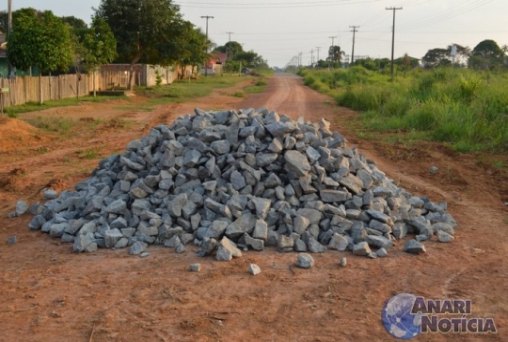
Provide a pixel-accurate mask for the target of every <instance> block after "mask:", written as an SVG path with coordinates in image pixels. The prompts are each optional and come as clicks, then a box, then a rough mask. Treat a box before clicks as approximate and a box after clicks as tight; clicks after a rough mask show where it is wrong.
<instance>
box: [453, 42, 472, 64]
mask: <svg viewBox="0 0 508 342" xmlns="http://www.w3.org/2000/svg"><path fill="white" fill-rule="evenodd" d="M447 50H448V55H449V56H450V60H451V61H452V64H453V65H456V66H464V65H467V61H468V59H469V57H470V56H471V49H470V48H468V47H467V46H462V45H459V44H452V45H449V46H448V48H447Z"/></svg>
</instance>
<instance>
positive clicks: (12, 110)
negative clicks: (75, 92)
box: [5, 96, 124, 118]
mask: <svg viewBox="0 0 508 342" xmlns="http://www.w3.org/2000/svg"><path fill="white" fill-rule="evenodd" d="M119 98H124V97H123V96H97V97H93V96H84V97H80V98H79V100H77V99H76V98H74V97H73V98H67V99H62V100H53V101H46V102H44V103H43V104H39V103H36V102H28V103H25V104H22V105H18V106H12V107H8V108H6V109H5V113H6V114H7V115H8V116H9V117H11V118H15V117H17V116H18V115H19V114H22V113H29V112H37V111H41V110H45V109H49V108H54V107H66V106H75V105H78V104H80V103H95V102H104V101H108V100H112V99H119Z"/></svg>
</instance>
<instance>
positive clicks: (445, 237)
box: [437, 230, 454, 243]
mask: <svg viewBox="0 0 508 342" xmlns="http://www.w3.org/2000/svg"><path fill="white" fill-rule="evenodd" d="M437 240H438V241H439V242H444V243H447V242H452V241H453V240H454V237H453V235H451V234H448V233H447V232H445V231H444V230H438V231H437Z"/></svg>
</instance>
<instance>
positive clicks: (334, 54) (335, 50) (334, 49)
mask: <svg viewBox="0 0 508 342" xmlns="http://www.w3.org/2000/svg"><path fill="white" fill-rule="evenodd" d="M342 57H344V51H342V49H341V48H340V46H338V45H333V46H330V48H329V49H328V60H329V61H331V62H332V63H339V65H340V61H341V60H342Z"/></svg>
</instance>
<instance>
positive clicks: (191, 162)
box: [183, 150, 201, 167]
mask: <svg viewBox="0 0 508 342" xmlns="http://www.w3.org/2000/svg"><path fill="white" fill-rule="evenodd" d="M200 158H201V153H200V152H199V151H197V150H187V151H186V152H185V154H184V156H183V165H184V166H185V167H194V166H196V165H198V163H199V159H200Z"/></svg>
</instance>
